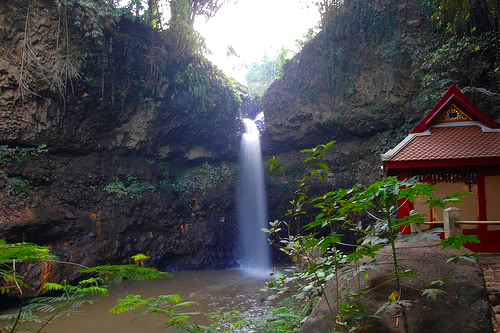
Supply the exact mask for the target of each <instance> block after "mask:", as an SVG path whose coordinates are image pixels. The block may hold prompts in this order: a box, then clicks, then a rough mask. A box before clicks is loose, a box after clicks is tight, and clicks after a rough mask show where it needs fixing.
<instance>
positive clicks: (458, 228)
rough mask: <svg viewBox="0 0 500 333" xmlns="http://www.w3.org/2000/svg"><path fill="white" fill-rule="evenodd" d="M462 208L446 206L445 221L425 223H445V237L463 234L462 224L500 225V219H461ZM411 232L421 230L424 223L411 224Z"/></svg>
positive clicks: (426, 223) (427, 223)
mask: <svg viewBox="0 0 500 333" xmlns="http://www.w3.org/2000/svg"><path fill="white" fill-rule="evenodd" d="M460 218H461V217H460V209H459V208H456V207H450V208H446V209H445V210H444V211H443V221H432V222H425V223H424V225H430V226H432V225H443V227H444V238H449V237H457V236H461V235H462V234H463V230H462V225H479V226H480V225H500V221H460ZM410 227H411V232H421V231H422V224H411V225H410Z"/></svg>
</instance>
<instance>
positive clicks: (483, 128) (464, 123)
mask: <svg viewBox="0 0 500 333" xmlns="http://www.w3.org/2000/svg"><path fill="white" fill-rule="evenodd" d="M456 126H479V127H481V131H482V132H483V133H500V128H489V127H488V126H486V125H485V124H483V123H480V122H478V121H457V122H455V123H441V124H436V125H433V126H431V127H456Z"/></svg>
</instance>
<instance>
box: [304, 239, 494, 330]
mask: <svg viewBox="0 0 500 333" xmlns="http://www.w3.org/2000/svg"><path fill="white" fill-rule="evenodd" d="M412 245H414V244H411V245H409V244H405V243H398V244H397V248H398V254H399V257H400V263H401V265H402V267H404V269H415V270H416V271H417V272H418V276H417V277H418V279H412V278H408V279H404V286H403V288H402V296H401V299H404V300H408V301H411V302H412V307H411V309H410V310H409V311H408V321H409V322H408V323H409V329H410V332H433V333H456V332H468V333H473V332H477V333H486V332H490V333H491V332H493V328H492V324H491V315H490V306H489V302H488V293H487V290H486V288H485V283H484V278H483V274H482V271H481V268H480V267H479V265H478V264H475V263H465V262H463V263H458V264H453V263H446V261H447V259H448V257H449V256H452V255H459V254H460V253H461V252H460V251H457V250H454V249H446V250H441V249H440V246H439V242H429V241H428V242H419V243H418V246H412ZM464 251H465V250H464ZM422 259H424V260H422ZM391 260H392V258H391V249H390V247H385V248H384V249H383V250H382V251H381V252H379V253H378V254H377V262H378V265H377V269H376V270H374V269H371V270H368V272H367V273H368V276H369V278H368V279H365V278H364V277H360V278H359V279H357V278H356V277H354V278H352V277H350V276H349V277H348V276H342V275H341V278H340V281H341V284H340V285H339V287H340V290H341V291H342V293H345V292H347V291H349V290H351V291H356V290H358V283H360V284H361V288H368V289H371V291H370V293H368V294H367V296H364V297H362V298H361V299H360V300H359V301H360V302H363V303H364V304H366V305H367V306H368V313H375V311H376V310H377V309H378V308H379V306H381V305H382V304H384V303H385V302H387V297H388V296H389V295H390V294H391V293H392V292H393V291H394V290H395V289H394V288H395V287H394V285H393V284H391V283H387V284H384V285H381V282H383V281H385V280H386V278H387V276H391V275H392V273H393V270H392V264H391ZM363 274H364V272H363ZM443 277H453V278H452V279H451V280H450V283H449V284H446V285H445V286H443V287H442V291H444V292H445V293H444V294H443V295H442V296H440V297H438V298H437V299H436V300H432V299H430V298H428V297H424V296H422V293H421V292H420V291H418V290H423V289H426V288H435V287H431V286H430V285H429V284H428V282H425V281H435V280H438V279H441V278H443ZM375 286H379V287H378V288H376V289H373V288H374V287H375ZM326 290H327V294H326V296H327V297H328V299H330V300H332V299H335V297H336V286H335V280H334V279H332V280H330V281H329V282H328V285H327V288H326ZM330 305H331V306H332V308H333V311H334V313H335V311H336V307H335V303H332V302H330ZM325 316H331V313H330V310H329V308H328V305H327V303H326V302H325V299H324V298H323V299H322V300H321V301H320V303H319V304H318V305H317V306H316V307H315V308H314V310H313V312H312V314H311V315H310V316H309V317H308V319H307V320H306V322H305V323H304V326H303V327H302V329H301V332H302V333H309V332H317V333H322V332H325V333H326V332H331V330H332V329H333V326H334V325H333V322H332V321H331V320H325V319H324V318H325ZM380 316H381V319H371V320H368V322H370V324H371V325H372V326H371V328H369V329H368V330H367V332H370V333H372V332H384V333H389V332H394V333H396V332H400V328H395V324H396V323H397V321H396V318H395V317H393V316H391V315H390V314H380ZM399 323H401V322H400V321H399Z"/></svg>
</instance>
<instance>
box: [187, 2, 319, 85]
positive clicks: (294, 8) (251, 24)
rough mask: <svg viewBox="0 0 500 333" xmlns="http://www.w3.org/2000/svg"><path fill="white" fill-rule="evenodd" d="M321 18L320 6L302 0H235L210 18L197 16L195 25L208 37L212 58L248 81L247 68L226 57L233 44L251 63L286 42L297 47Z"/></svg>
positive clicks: (231, 72)
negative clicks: (296, 43) (300, 40)
mask: <svg viewBox="0 0 500 333" xmlns="http://www.w3.org/2000/svg"><path fill="white" fill-rule="evenodd" d="M318 21H319V13H318V11H317V9H316V8H314V7H312V8H309V9H308V8H305V7H303V5H301V4H300V1H299V0H233V1H232V2H231V3H230V4H228V5H225V6H224V7H223V8H221V9H220V11H219V12H218V13H217V15H216V16H215V17H214V18H212V20H210V21H208V22H205V20H204V19H203V18H202V17H197V21H196V22H195V29H196V30H198V31H199V32H200V33H201V34H202V35H203V36H204V37H205V38H206V42H207V46H208V48H209V49H210V50H211V51H212V53H213V54H212V55H208V58H209V59H210V60H211V61H212V62H213V63H215V64H216V65H217V66H218V67H219V68H221V69H222V70H223V71H224V72H225V73H226V74H228V75H230V76H232V77H234V78H235V79H236V80H238V81H239V82H241V83H243V84H246V80H245V73H246V69H245V68H243V69H240V70H239V71H238V70H235V69H233V67H234V66H235V65H236V60H235V59H234V58H232V59H228V58H227V57H226V51H227V47H228V46H229V45H232V46H233V47H234V49H235V50H236V52H237V53H238V54H239V55H240V56H241V60H242V61H244V62H245V63H246V64H247V65H249V64H250V63H251V62H254V61H258V60H259V59H260V58H261V57H262V55H263V54H264V52H267V53H268V54H269V55H273V54H274V53H275V52H276V51H277V50H279V49H280V48H281V47H282V46H288V47H289V48H294V45H295V42H294V41H295V39H299V38H301V37H302V35H303V34H304V33H305V32H306V31H307V30H308V29H309V28H312V27H313V26H315V25H316V24H317V23H318ZM241 60H240V62H241ZM240 67H241V66H240Z"/></svg>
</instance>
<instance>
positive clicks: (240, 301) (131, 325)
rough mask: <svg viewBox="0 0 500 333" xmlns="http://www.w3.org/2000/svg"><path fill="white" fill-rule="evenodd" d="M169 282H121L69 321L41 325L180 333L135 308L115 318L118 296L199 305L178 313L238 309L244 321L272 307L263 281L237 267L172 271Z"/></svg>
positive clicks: (78, 332) (77, 332)
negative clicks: (164, 298)
mask: <svg viewBox="0 0 500 333" xmlns="http://www.w3.org/2000/svg"><path fill="white" fill-rule="evenodd" d="M173 275H174V277H173V278H171V279H162V280H149V281H125V282H122V283H120V284H117V285H115V286H113V287H111V288H110V294H109V296H103V297H93V298H91V299H96V300H98V302H97V304H91V305H84V306H83V307H82V311H81V312H80V313H77V314H72V315H71V316H70V317H62V318H58V319H56V320H55V321H54V322H52V323H51V324H50V325H48V326H46V328H45V330H44V332H47V333H114V332H119V333H132V332H134V333H137V332H148V333H149V332H151V333H156V332H169V333H170V332H179V331H178V330H175V329H168V330H165V328H164V323H165V322H166V319H165V318H164V317H162V315H155V314H145V313H144V311H141V310H134V311H129V312H125V313H121V314H119V315H115V314H112V313H110V312H109V311H108V310H109V309H110V308H111V307H113V306H114V305H115V304H116V301H117V299H118V298H124V297H126V296H127V295H141V296H142V297H153V296H158V295H171V294H178V295H179V296H181V297H182V299H183V300H190V301H196V302H198V303H199V304H198V305H195V306H191V307H188V308H185V309H181V311H184V310H185V311H186V312H201V313H203V314H206V313H210V312H218V313H222V312H224V311H229V310H233V309H236V310H239V311H241V313H242V314H243V316H245V317H247V318H248V317H250V318H258V317H259V316H261V315H263V314H264V313H266V312H268V311H269V310H270V309H271V304H270V302H269V301H267V300H266V299H265V297H266V295H265V293H264V292H262V291H260V289H261V288H263V287H264V285H265V280H264V279H262V278H257V277H252V276H250V275H248V274H245V273H244V272H243V271H241V270H238V269H233V270H224V271H196V272H177V273H173ZM192 322H196V323H198V324H207V323H208V319H207V317H206V316H205V315H199V316H194V317H193V320H192Z"/></svg>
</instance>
